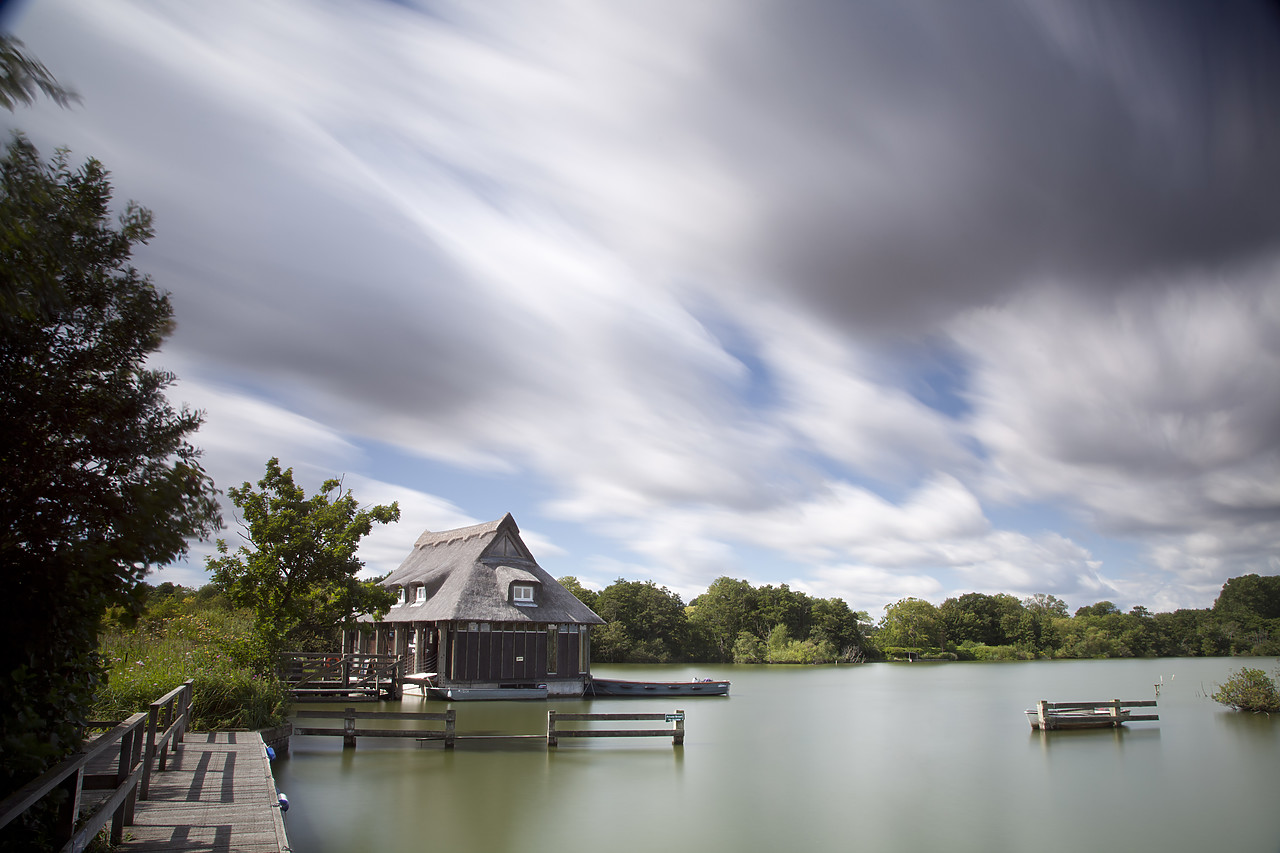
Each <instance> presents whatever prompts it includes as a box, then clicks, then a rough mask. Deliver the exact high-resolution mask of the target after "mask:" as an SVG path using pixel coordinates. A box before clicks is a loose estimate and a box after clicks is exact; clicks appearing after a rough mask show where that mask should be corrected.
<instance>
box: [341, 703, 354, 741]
mask: <svg viewBox="0 0 1280 853" xmlns="http://www.w3.org/2000/svg"><path fill="white" fill-rule="evenodd" d="M347 747H351V748H352V749H355V748H356V709H355V708H347V709H345V710H344V711H343V718H342V748H343V749H346V748H347Z"/></svg>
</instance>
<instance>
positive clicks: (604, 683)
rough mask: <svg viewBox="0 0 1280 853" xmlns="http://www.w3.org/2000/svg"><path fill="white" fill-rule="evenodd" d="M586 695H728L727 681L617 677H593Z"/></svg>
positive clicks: (651, 696)
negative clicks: (655, 679) (625, 678)
mask: <svg viewBox="0 0 1280 853" xmlns="http://www.w3.org/2000/svg"><path fill="white" fill-rule="evenodd" d="M585 695H587V696H636V697H646V698H650V699H653V698H657V697H659V696H728V695H729V682H727V681H624V680H621V679H617V678H593V679H591V682H590V683H589V684H588V685H587V690H586V694H585Z"/></svg>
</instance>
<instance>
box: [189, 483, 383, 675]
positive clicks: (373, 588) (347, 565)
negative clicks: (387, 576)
mask: <svg viewBox="0 0 1280 853" xmlns="http://www.w3.org/2000/svg"><path fill="white" fill-rule="evenodd" d="M227 494H228V495H230V497H231V500H232V501H233V502H234V503H235V505H236V507H237V508H239V509H240V511H241V512H242V513H243V514H244V518H243V519H242V520H241V522H240V523H241V525H242V526H243V527H244V528H245V529H246V531H247V537H246V538H247V540H248V542H249V543H250V545H252V547H249V546H246V545H242V546H240V548H239V549H237V550H236V552H235V553H234V554H233V553H230V552H229V551H228V549H227V543H226V540H223V539H219V540H218V553H219V554H220V555H221V556H218V557H210V558H209V559H208V561H207V564H208V567H209V569H210V570H211V571H212V572H213V581H214V583H216V584H218V585H219V586H220V587H222V588H223V589H224V590H226V593H227V596H228V598H230V599H231V600H232V602H234V603H236V604H238V605H240V606H244V607H248V608H250V609H251V610H253V612H254V615H255V617H256V620H257V625H256V638H257V641H258V643H259V646H258V655H259V659H258V664H259V666H260V667H261V668H262V669H263V670H264V671H265V670H269V669H270V668H271V667H273V666H274V664H275V662H276V660H277V659H278V655H279V653H280V652H282V651H284V650H285V649H286V648H287V647H289V646H290V645H293V646H294V647H295V648H308V647H310V648H316V647H317V646H319V647H322V648H321V649H320V650H324V649H323V646H325V644H329V643H332V642H333V641H334V640H335V639H336V637H335V636H334V635H335V634H336V632H337V630H338V629H339V628H342V627H352V626H354V625H355V620H356V617H358V616H360V615H361V614H363V613H370V614H373V615H374V616H375V617H381V616H382V615H383V614H384V613H386V612H387V610H388V609H389V608H390V607H391V605H392V604H394V603H395V596H394V595H393V594H392V593H391V591H390V590H387V589H384V588H383V587H380V586H378V585H377V584H376V583H375V582H373V581H362V580H360V578H359V577H358V575H359V573H360V570H361V569H362V568H363V567H364V564H363V563H362V562H361V561H360V560H359V559H358V558H357V557H356V549H357V548H358V547H359V545H360V540H361V539H362V538H364V537H365V536H367V535H368V534H369V532H370V531H371V530H372V529H373V524H374V522H377V523H379V524H389V523H391V522H393V521H398V520H399V519H400V507H399V505H398V504H395V503H393V504H391V505H390V506H375V507H372V508H370V509H360V506H359V504H358V503H357V502H356V499H355V498H354V497H353V496H352V494H351V491H350V490H349V489H348V490H347V491H345V492H344V491H342V482H341V481H340V480H326V481H325V482H324V483H323V484H322V485H321V486H320V491H318V492H317V493H316V494H314V495H313V496H311V497H310V498H308V497H307V495H306V492H305V491H304V490H303V489H302V488H301V487H300V486H297V485H295V484H294V482H293V469H292V468H286V469H283V470H281V468H280V460H278V459H275V458H272V459H270V460H268V462H267V471H266V476H264V477H263V478H262V479H261V480H259V481H258V489H257V490H255V489H254V488H253V486H252V485H250V484H249V483H244V484H242V485H241V486H240V487H239V488H234V487H233V488H231V489H228V490H227ZM329 647H330V648H331V647H332V646H329Z"/></svg>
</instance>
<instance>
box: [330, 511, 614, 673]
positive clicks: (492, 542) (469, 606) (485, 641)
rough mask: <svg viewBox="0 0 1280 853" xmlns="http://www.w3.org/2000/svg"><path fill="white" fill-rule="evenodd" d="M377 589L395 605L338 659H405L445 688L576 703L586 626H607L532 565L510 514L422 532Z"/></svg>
mask: <svg viewBox="0 0 1280 853" xmlns="http://www.w3.org/2000/svg"><path fill="white" fill-rule="evenodd" d="M382 584H383V585H384V586H386V587H389V588H390V589H392V590H394V591H395V592H396V594H397V597H398V601H397V603H396V604H395V605H394V606H393V607H392V608H391V610H390V611H388V613H387V614H386V615H385V616H384V617H383V618H382V619H381V620H380V621H378V622H374V621H373V620H372V619H366V620H362V621H364V622H365V623H366V627H364V628H363V629H362V630H361V631H359V632H358V633H352V634H349V635H348V637H347V641H346V644H345V645H346V648H344V651H358V652H365V653H370V654H399V655H403V656H405V657H406V659H407V660H409V661H410V663H409V664H408V668H409V671H410V672H413V673H431V674H433V676H432V683H433V684H435V685H436V686H438V687H442V688H470V689H486V688H522V687H540V686H542V685H546V687H547V692H548V695H553V696H556V695H580V694H581V693H582V691H583V689H584V688H585V686H586V684H587V682H588V680H589V679H590V675H591V626H592V625H601V624H604V620H603V619H601V618H600V617H599V616H597V615H596V614H595V613H593V612H592V611H591V609H590V608H589V607H587V606H586V605H585V604H583V603H582V602H581V601H579V600H578V599H577V598H576V597H575V596H574V595H573V593H571V592H569V591H568V590H567V589H565V588H564V587H563V586H561V585H560V583H559V582H558V581H556V579H555V578H553V577H552V576H551V575H550V574H548V573H547V572H546V571H545V570H544V569H543V568H542V567H541V566H539V565H538V563H537V561H536V560H535V559H534V558H533V554H532V553H531V552H530V551H529V548H528V546H527V545H525V543H524V541H523V540H522V539H521V538H520V530H519V528H518V527H517V526H516V523H515V520H514V519H513V518H512V517H511V515H510V514H509V513H508V514H507V515H506V516H504V517H503V518H502V519H500V520H498V521H493V522H489V523H487V524H478V525H475V526H473V527H464V528H460V529H458V530H447V531H443V532H440V533H433V532H431V531H427V532H425V533H423V534H422V535H421V536H419V537H418V540H417V541H416V542H415V543H414V546H413V550H412V551H411V552H410V554H409V556H407V557H406V558H405V560H404V562H403V563H401V564H400V567H399V568H398V569H396V570H395V571H394V572H392V573H391V574H390V575H388V576H387V577H386V578H385V579H384V580H383V581H382Z"/></svg>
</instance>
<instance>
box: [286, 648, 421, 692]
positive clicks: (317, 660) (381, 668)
mask: <svg viewBox="0 0 1280 853" xmlns="http://www.w3.org/2000/svg"><path fill="white" fill-rule="evenodd" d="M404 669H405V664H404V659H403V658H402V657H400V656H398V655H359V654H343V655H339V654H328V653H324V652H290V653H288V654H286V655H284V657H283V658H281V661H280V680H281V681H283V682H284V683H285V684H286V685H288V687H289V690H290V692H291V693H293V698H294V701H296V702H332V701H334V700H338V701H344V700H349V701H368V702H376V701H378V700H380V699H391V700H395V699H399V698H401V695H402V692H403V690H404V678H405V672H404Z"/></svg>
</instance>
